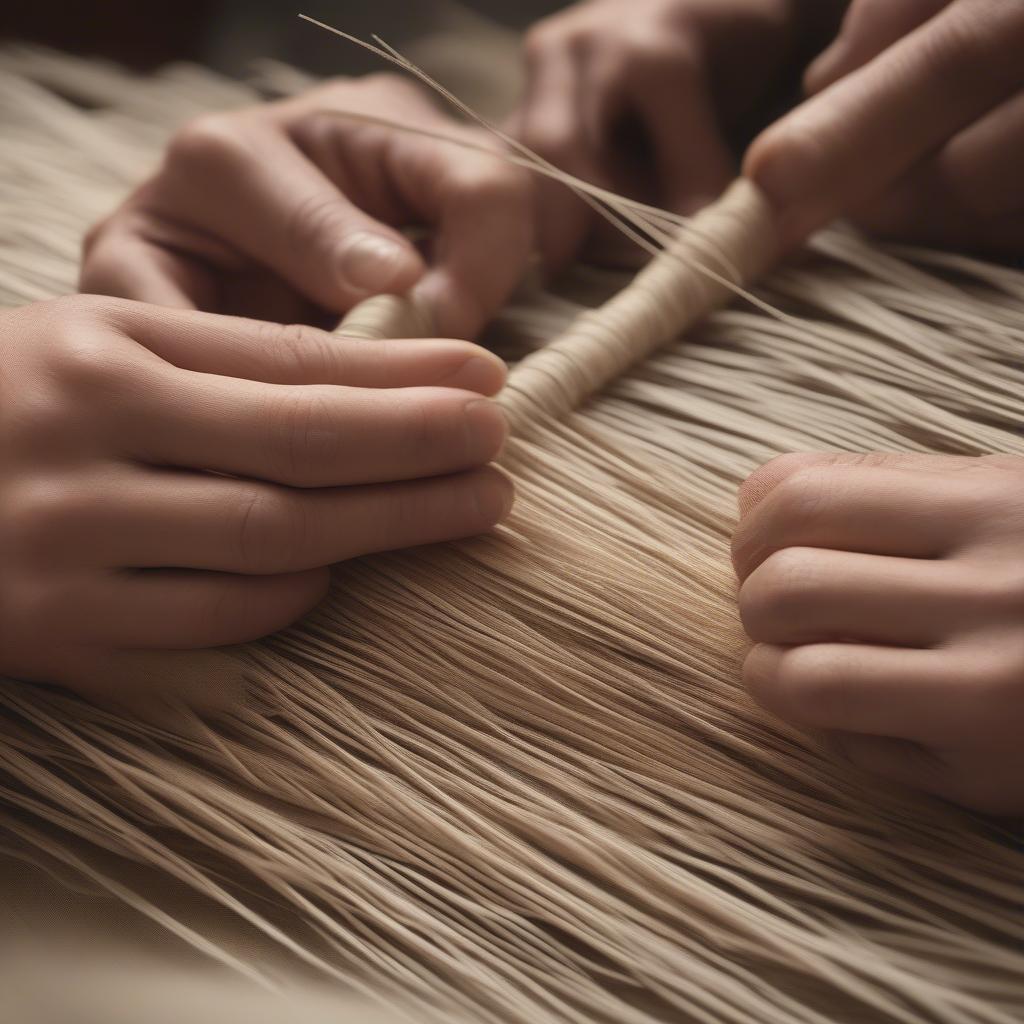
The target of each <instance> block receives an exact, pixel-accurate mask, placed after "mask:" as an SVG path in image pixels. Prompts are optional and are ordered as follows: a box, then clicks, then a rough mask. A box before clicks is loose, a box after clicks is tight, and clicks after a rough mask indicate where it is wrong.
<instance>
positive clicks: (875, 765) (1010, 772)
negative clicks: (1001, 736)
mask: <svg viewBox="0 0 1024 1024" xmlns="http://www.w3.org/2000/svg"><path fill="white" fill-rule="evenodd" d="M827 745H828V746H829V747H830V748H831V749H832V750H833V751H834V752H835V753H836V754H837V755H838V756H839V757H841V758H843V759H844V760H846V761H849V762H850V763H851V764H853V765H855V766H856V767H857V768H859V769H861V771H864V772H867V773H868V774H870V775H877V776H878V777H879V778H884V779H887V780H888V781H890V782H895V783H898V784H899V785H901V786H906V787H907V788H909V789H916V790H920V791H921V792H923V793H930V794H931V795H933V796H937V797H941V798H942V799H943V800H949V801H951V802H952V803H955V804H961V805H962V806H964V807H969V808H971V809H972V810H975V811H980V812H981V813H982V814H992V815H997V816H1009V815H1018V816H1019V815H1020V814H1021V813H1022V812H1024V795H1022V793H1021V789H1020V784H1019V777H1020V771H1019V767H1018V757H1019V755H1018V752H1017V750H1015V749H1011V750H1010V751H1007V752H1006V753H1002V752H993V751H991V750H982V751H977V752H965V753H963V754H957V755H949V756H945V755H944V754H943V753H941V752H939V751H935V750H931V749H929V748H928V747H926V746H922V745H921V744H919V743H913V742H911V741H908V740H900V739H893V738H890V737H887V736H862V735H858V734H856V733H847V732H837V733H834V734H832V735H830V736H829V737H828V738H827ZM1007 755H1008V756H1007Z"/></svg>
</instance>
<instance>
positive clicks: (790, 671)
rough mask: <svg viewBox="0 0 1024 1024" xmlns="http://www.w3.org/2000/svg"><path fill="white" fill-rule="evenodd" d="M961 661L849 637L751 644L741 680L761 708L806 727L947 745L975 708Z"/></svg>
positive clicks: (957, 736)
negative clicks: (850, 640) (834, 640)
mask: <svg viewBox="0 0 1024 1024" xmlns="http://www.w3.org/2000/svg"><path fill="white" fill-rule="evenodd" d="M965 667H967V666H965V665H963V664H961V663H960V662H959V661H958V660H956V659H954V658H952V657H951V656H950V654H949V652H948V651H945V650H916V649H910V648H901V647H884V646H873V645H868V644H851V643H818V644H807V645H803V646H794V647H788V646H778V645H773V644H757V645H755V646H754V648H753V649H752V650H751V651H750V653H749V654H748V655H747V658H746V661H745V662H744V665H743V682H744V685H745V686H746V688H747V690H748V691H749V693H750V694H751V696H752V697H753V698H754V700H756V701H757V702H758V704H760V705H761V706H762V707H764V708H765V709H767V710H768V711H771V712H772V713H773V714H775V715H778V717H779V718H782V719H784V720H785V721H787V722H791V723H792V724H794V725H797V726H800V727H802V728H806V729H823V730H837V729H838V730H844V731H849V732H856V733H868V734H871V735H874V736H897V737H901V738H904V739H910V740H915V741H918V742H922V743H928V744H935V745H938V746H945V745H948V744H949V743H953V742H957V741H958V740H959V739H960V738H961V734H962V732H963V723H964V722H969V721H974V720H975V718H976V714H977V707H976V700H975V694H974V692H973V691H972V689H971V688H970V687H964V686H962V685H958V684H961V683H962V682H963V679H964V669H965Z"/></svg>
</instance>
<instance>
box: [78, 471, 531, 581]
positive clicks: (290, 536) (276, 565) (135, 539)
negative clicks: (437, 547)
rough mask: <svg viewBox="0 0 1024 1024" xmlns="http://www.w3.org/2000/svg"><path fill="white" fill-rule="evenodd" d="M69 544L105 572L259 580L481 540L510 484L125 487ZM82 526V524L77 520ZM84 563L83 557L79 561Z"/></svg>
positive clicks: (161, 479) (198, 482)
mask: <svg viewBox="0 0 1024 1024" xmlns="http://www.w3.org/2000/svg"><path fill="white" fill-rule="evenodd" d="M117 493H118V501H117V503H116V506H115V507H111V506H110V504H109V503H107V504H106V505H105V506H104V508H103V509H102V515H96V517H95V522H94V523H88V522H80V523H79V525H78V536H79V543H80V546H81V545H82V538H83V537H85V538H88V537H90V536H92V537H93V539H94V544H93V545H89V544H85V546H86V547H92V548H93V549H94V550H96V551H97V552H101V553H102V554H101V557H102V559H103V562H104V563H105V565H106V566H110V565H117V566H121V567H124V568H160V567H166V566H174V567H178V568H188V569H208V570H216V571H219V572H225V573H241V574H245V575H254V576H265V575H274V574H278V573H296V572H302V571H304V570H308V569H313V568H317V567H319V566H323V565H330V564H332V563H335V562H342V561H346V560H347V559H350V558H356V557H359V556H362V555H366V554H371V553H373V552H377V551H387V550H392V549H398V548H407V547H415V546H418V545H421V544H434V543H438V542H440V541H447V540H454V539H456V538H459V537H470V536H473V535H475V534H478V533H483V532H485V531H486V530H489V529H490V528H491V527H493V526H494V525H495V524H496V523H498V522H500V521H501V520H502V519H504V517H505V516H506V515H507V513H508V510H509V508H510V507H511V504H512V496H513V490H512V484H511V482H510V481H509V480H508V478H507V477H506V476H505V475H504V474H503V473H501V472H499V471H498V470H496V469H494V468H492V467H486V468H484V469H480V470H474V471H471V472H468V473H462V474H458V475H455V476H446V477H431V478H429V479H426V480H414V481H409V482H407V483H396V484H380V485H368V486H363V487H343V488H334V489H329V490H305V491H303V490H296V489H293V488H287V487H275V486H272V485H267V484H261V483H258V482H254V481H243V480H234V479H231V478H229V477H218V476H212V475H211V476H202V475H199V474H193V473H184V472H177V471H165V472H159V473H158V472H151V473H149V474H148V475H147V476H146V477H142V478H140V477H138V476H137V475H136V476H134V477H133V480H132V483H131V486H121V487H119V488H118V491H117ZM86 518H88V517H86ZM82 554H84V552H82Z"/></svg>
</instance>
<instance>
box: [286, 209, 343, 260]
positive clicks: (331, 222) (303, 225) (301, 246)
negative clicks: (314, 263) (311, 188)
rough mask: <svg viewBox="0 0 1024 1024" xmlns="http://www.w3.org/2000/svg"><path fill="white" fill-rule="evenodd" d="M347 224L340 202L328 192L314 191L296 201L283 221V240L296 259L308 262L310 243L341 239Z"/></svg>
mask: <svg viewBox="0 0 1024 1024" xmlns="http://www.w3.org/2000/svg"><path fill="white" fill-rule="evenodd" d="M347 229H348V224H347V223H346V220H345V216H344V212H343V210H342V208H341V206H340V204H339V203H338V202H337V201H336V200H335V199H334V198H333V197H332V196H331V195H330V194H325V195H321V194H318V193H314V194H311V195H307V196H305V197H303V198H302V199H300V200H298V202H296V203H295V205H294V206H293V207H292V209H291V212H290V213H289V214H288V216H287V218H286V220H285V226H284V242H285V245H286V246H287V248H288V251H289V252H291V253H292V254H293V255H294V256H295V257H296V258H297V259H299V260H301V261H302V262H301V263H299V264H298V265H300V266H303V265H307V264H308V257H309V255H310V246H311V244H315V243H316V242H317V241H318V240H321V239H322V240H323V241H324V243H326V242H328V241H332V240H337V239H339V238H343V237H344V236H345V234H347Z"/></svg>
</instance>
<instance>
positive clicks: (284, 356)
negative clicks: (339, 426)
mask: <svg viewBox="0 0 1024 1024" xmlns="http://www.w3.org/2000/svg"><path fill="white" fill-rule="evenodd" d="M258 331H259V342H260V347H261V349H262V350H263V352H265V353H266V355H267V356H268V357H269V358H270V360H272V361H273V362H274V363H276V365H277V366H278V378H279V380H281V381H282V382H286V381H291V380H297V381H300V382H301V383H303V384H320V383H331V382H335V381H342V380H344V374H343V372H342V368H341V363H342V356H343V351H344V347H343V346H342V345H341V344H340V343H339V342H338V341H337V339H332V338H331V336H330V335H329V334H327V333H326V332H325V331H321V330H319V329H318V328H316V327H312V326H310V325H308V324H272V323H265V324H262V325H261V326H260V327H259V328H258Z"/></svg>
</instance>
